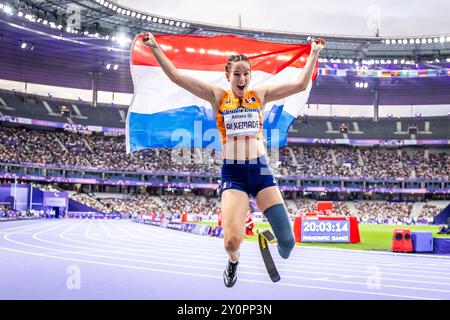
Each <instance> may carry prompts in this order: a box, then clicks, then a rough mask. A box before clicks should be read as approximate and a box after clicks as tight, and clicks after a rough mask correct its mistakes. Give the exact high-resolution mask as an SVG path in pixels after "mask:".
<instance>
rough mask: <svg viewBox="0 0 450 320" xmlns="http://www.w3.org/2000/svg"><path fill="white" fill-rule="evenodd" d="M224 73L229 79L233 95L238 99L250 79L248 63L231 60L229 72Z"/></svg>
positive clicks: (241, 96) (243, 92)
mask: <svg viewBox="0 0 450 320" xmlns="http://www.w3.org/2000/svg"><path fill="white" fill-rule="evenodd" d="M226 75H227V79H228V81H230V84H231V90H232V91H233V94H234V96H235V97H236V98H240V99H241V98H243V97H244V95H245V91H247V88H248V86H249V84H250V80H251V75H252V74H251V70H250V64H249V63H248V62H247V61H236V62H233V63H231V68H230V72H228V73H227V74H226Z"/></svg>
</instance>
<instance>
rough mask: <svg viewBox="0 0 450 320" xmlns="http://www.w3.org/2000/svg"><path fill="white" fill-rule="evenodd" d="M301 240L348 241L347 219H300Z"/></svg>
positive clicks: (348, 227)
mask: <svg viewBox="0 0 450 320" xmlns="http://www.w3.org/2000/svg"><path fill="white" fill-rule="evenodd" d="M301 235H302V240H301V241H302V242H350V221H349V220H302V228H301Z"/></svg>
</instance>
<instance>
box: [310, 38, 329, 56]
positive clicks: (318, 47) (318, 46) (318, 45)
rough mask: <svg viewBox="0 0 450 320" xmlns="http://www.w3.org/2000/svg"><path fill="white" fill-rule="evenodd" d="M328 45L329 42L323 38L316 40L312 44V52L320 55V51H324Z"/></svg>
mask: <svg viewBox="0 0 450 320" xmlns="http://www.w3.org/2000/svg"><path fill="white" fill-rule="evenodd" d="M326 44H327V42H326V41H325V40H323V39H322V38H318V39H316V40H314V41H313V42H311V52H313V53H319V52H320V51H322V49H323V48H324V47H325V45H326Z"/></svg>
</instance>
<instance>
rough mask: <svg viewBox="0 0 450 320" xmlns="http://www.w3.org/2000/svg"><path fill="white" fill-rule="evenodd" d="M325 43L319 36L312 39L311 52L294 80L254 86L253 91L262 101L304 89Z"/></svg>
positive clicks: (272, 99) (284, 96)
mask: <svg viewBox="0 0 450 320" xmlns="http://www.w3.org/2000/svg"><path fill="white" fill-rule="evenodd" d="M325 44H326V42H325V40H323V39H321V38H319V39H317V40H314V41H313V42H312V43H311V53H310V54H309V57H308V60H307V61H306V64H305V67H304V68H303V71H302V72H301V73H300V75H299V77H298V78H297V80H296V81H292V82H287V83H279V84H275V85H269V86H263V87H260V88H256V89H255V93H256V94H257V95H258V97H259V98H260V99H261V100H262V103H267V102H270V101H276V100H280V99H283V98H286V97H288V96H291V95H293V94H296V93H298V92H301V91H304V90H305V89H306V88H307V87H308V84H309V82H310V81H311V76H312V74H313V71H314V67H315V65H316V61H317V58H318V57H319V52H320V51H321V50H322V49H323V47H324V46H325Z"/></svg>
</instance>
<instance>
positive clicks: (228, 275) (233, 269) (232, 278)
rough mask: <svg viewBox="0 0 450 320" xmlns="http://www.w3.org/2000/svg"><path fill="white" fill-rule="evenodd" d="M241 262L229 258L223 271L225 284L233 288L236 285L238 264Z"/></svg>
mask: <svg viewBox="0 0 450 320" xmlns="http://www.w3.org/2000/svg"><path fill="white" fill-rule="evenodd" d="M238 264H239V260H238V261H236V262H235V263H232V262H231V260H230V259H228V263H227V266H226V267H225V271H224V272H223V281H224V282H225V286H227V287H228V288H231V287H232V286H234V284H235V283H236V280H237V266H238Z"/></svg>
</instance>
